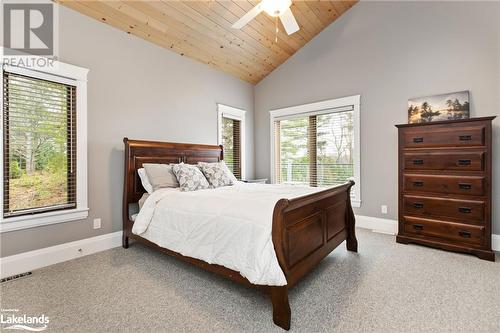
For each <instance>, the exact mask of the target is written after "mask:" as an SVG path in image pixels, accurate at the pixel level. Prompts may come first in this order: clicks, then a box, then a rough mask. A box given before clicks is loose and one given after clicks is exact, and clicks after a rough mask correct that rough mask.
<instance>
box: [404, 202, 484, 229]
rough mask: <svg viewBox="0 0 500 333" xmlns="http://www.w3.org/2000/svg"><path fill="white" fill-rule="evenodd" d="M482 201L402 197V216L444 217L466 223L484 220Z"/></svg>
mask: <svg viewBox="0 0 500 333" xmlns="http://www.w3.org/2000/svg"><path fill="white" fill-rule="evenodd" d="M484 206H485V205H484V201H482V200H459V199H443V198H434V197H424V196H413V195H404V196H403V209H404V214H405V215H406V214H411V215H424V216H444V217H449V218H455V219H459V220H463V221H468V222H476V223H481V222H483V220H484Z"/></svg>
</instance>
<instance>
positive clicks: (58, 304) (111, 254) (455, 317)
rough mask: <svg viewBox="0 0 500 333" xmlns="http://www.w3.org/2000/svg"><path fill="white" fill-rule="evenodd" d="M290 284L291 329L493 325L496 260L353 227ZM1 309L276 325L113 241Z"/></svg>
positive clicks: (4, 294) (251, 295)
mask: <svg viewBox="0 0 500 333" xmlns="http://www.w3.org/2000/svg"><path fill="white" fill-rule="evenodd" d="M358 241H359V253H358V254H354V253H350V252H347V251H346V250H345V246H344V245H341V246H340V247H339V248H338V249H336V250H335V251H334V252H333V253H332V254H331V255H330V256H328V257H327V258H326V259H325V260H324V261H323V262H322V264H321V265H320V266H319V267H318V268H317V269H315V270H314V271H313V272H312V273H311V274H310V275H308V276H307V277H306V278H304V280H302V281H301V283H299V284H298V285H297V286H296V287H295V288H293V289H292V290H291V291H290V306H291V309H292V324H291V326H292V328H291V331H295V332H500V262H498V259H497V262H495V263H492V262H487V261H483V260H479V259H477V258H475V257H473V256H469V255H462V254H456V253H450V252H445V251H440V250H435V249H430V248H426V247H422V246H417V245H401V244H396V242H395V240H394V237H393V236H389V235H383V234H376V233H372V232H370V231H367V230H358ZM0 288H1V307H2V308H3V309H6V308H9V309H12V308H18V309H19V310H20V313H26V314H28V315H41V314H45V315H46V316H48V317H49V319H50V323H49V325H48V331H50V332H132V331H139V332H243V331H244V332H273V331H274V332H283V330H281V329H280V328H278V327H276V326H274V325H273V322H272V315H271V303H270V301H269V300H268V298H267V297H266V296H265V295H263V294H261V293H260V292H258V291H256V290H251V289H247V288H245V287H241V286H239V285H237V284H235V283H232V282H230V281H227V280H225V279H223V278H220V277H218V276H215V275H213V274H211V273H208V272H205V271H203V270H201V269H199V268H196V267H194V266H191V265H189V264H186V263H183V262H181V261H178V260H176V259H174V258H170V257H168V256H166V255H162V254H159V253H156V252H153V251H152V250H150V249H148V248H146V247H144V246H142V245H135V244H134V245H131V246H130V248H129V249H128V250H125V249H123V248H121V247H120V248H115V249H111V250H108V251H104V252H100V253H97V254H94V255H89V256H86V257H82V258H79V259H76V260H72V261H68V262H64V263H61V264H57V265H53V266H50V267H46V268H43V269H40V270H37V271H34V272H33V275H32V276H30V277H27V278H23V279H19V280H16V281H11V282H6V283H2V285H1V287H0Z"/></svg>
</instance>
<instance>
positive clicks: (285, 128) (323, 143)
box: [270, 96, 361, 207]
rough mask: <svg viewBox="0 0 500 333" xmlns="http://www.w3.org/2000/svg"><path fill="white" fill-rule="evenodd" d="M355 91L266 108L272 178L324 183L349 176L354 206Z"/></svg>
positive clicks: (357, 180)
mask: <svg viewBox="0 0 500 333" xmlns="http://www.w3.org/2000/svg"><path fill="white" fill-rule="evenodd" d="M359 100H360V96H352V97H344V98H340V99H336V100H328V101H322V102H316V103H311V104H305V105H299V106H293V107H288V108H284V109H278V110H273V111H270V113H271V128H272V133H271V137H272V140H273V141H274V142H273V143H272V145H271V160H272V168H273V172H272V179H273V182H275V183H281V184H288V185H308V186H314V187H328V186H335V185H338V184H343V183H345V182H347V181H348V180H354V181H355V183H356V184H355V186H354V188H353V190H351V200H352V202H353V205H354V206H358V207H359V206H360V204H361V193H360V175H359V174H360V158H359V147H360V143H359Z"/></svg>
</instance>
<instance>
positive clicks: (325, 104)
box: [269, 95, 361, 207]
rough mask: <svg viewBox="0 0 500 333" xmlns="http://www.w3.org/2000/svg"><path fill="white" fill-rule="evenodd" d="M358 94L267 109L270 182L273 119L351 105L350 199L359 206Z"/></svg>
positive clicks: (318, 112)
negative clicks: (352, 113) (352, 172)
mask: <svg viewBox="0 0 500 333" xmlns="http://www.w3.org/2000/svg"><path fill="white" fill-rule="evenodd" d="M360 100H361V96H360V95H355V96H349V97H342V98H336V99H330V100H326V101H321V102H315V103H309V104H303V105H297V106H291V107H286V108H281V109H276V110H271V111H269V114H270V122H269V129H270V151H271V158H270V161H271V183H272V184H274V183H275V182H276V175H275V168H274V121H275V120H277V119H280V118H281V119H283V118H284V117H293V116H298V115H314V114H321V113H325V112H326V111H327V110H331V109H338V111H342V110H343V109H342V108H343V107H346V106H352V107H353V108H354V139H355V140H354V141H355V142H354V147H353V150H354V152H353V158H354V181H355V182H356V185H355V186H354V187H353V188H352V193H353V194H354V199H353V200H352V201H351V204H352V206H353V207H361V141H360V138H361V135H360V131H361V124H360V115H359V114H360Z"/></svg>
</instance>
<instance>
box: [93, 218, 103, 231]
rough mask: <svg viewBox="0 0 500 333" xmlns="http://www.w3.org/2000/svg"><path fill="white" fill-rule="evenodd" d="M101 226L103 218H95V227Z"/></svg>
mask: <svg viewBox="0 0 500 333" xmlns="http://www.w3.org/2000/svg"><path fill="white" fill-rule="evenodd" d="M100 228H101V219H94V229H100Z"/></svg>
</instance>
